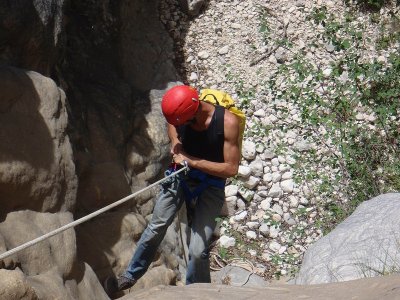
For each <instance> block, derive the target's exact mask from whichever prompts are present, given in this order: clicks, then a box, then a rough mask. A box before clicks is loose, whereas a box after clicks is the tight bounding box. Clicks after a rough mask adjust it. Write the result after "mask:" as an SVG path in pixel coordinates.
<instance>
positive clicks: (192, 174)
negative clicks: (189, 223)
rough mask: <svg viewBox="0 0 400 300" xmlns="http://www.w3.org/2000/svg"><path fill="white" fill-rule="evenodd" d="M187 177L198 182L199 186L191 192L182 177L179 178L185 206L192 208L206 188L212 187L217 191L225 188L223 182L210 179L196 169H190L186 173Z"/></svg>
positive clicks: (213, 178)
mask: <svg viewBox="0 0 400 300" xmlns="http://www.w3.org/2000/svg"><path fill="white" fill-rule="evenodd" d="M188 177H189V178H191V179H195V180H198V181H199V184H198V185H197V186H196V188H194V189H193V190H191V189H190V188H189V186H188V184H187V183H186V181H185V179H184V178H183V177H181V178H180V181H181V186H182V189H183V192H184V194H185V200H186V204H188V205H190V206H194V204H195V203H196V200H197V198H198V197H199V196H200V195H201V194H202V193H203V191H204V190H205V189H206V188H207V187H209V186H213V187H216V188H219V189H223V188H225V180H223V179H217V178H215V177H210V175H208V174H206V173H204V172H202V171H200V170H197V169H190V170H189V172H188Z"/></svg>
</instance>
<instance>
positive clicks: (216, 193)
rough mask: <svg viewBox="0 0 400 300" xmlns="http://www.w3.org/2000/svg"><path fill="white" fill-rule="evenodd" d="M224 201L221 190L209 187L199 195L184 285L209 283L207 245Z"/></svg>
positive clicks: (194, 214)
mask: <svg viewBox="0 0 400 300" xmlns="http://www.w3.org/2000/svg"><path fill="white" fill-rule="evenodd" d="M224 201H225V193H224V190H223V189H218V188H215V187H209V188H207V189H206V190H205V191H203V193H202V194H201V197H200V198H199V199H198V201H197V203H196V207H195V208H194V210H193V219H192V229H191V237H190V246H189V264H188V269H187V274H186V284H191V283H199V282H203V283H209V282H211V278H210V259H209V249H208V248H209V244H210V241H211V238H212V235H213V233H214V229H215V226H216V220H215V219H216V218H217V217H218V216H219V214H220V212H221V208H222V205H223V203H224Z"/></svg>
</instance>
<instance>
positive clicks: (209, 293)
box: [121, 275, 400, 300]
mask: <svg viewBox="0 0 400 300" xmlns="http://www.w3.org/2000/svg"><path fill="white" fill-rule="evenodd" d="M399 280H400V276H399V275H391V276H387V277H386V276H385V277H377V278H365V279H361V280H355V281H348V282H342V283H330V284H319V285H311V286H300V285H282V284H273V285H271V286H268V287H265V288H250V287H233V286H226V285H211V284H200V283H197V284H192V285H190V286H186V287H164V286H163V287H155V288H153V289H150V290H144V291H141V292H136V293H135V295H127V296H125V297H123V298H121V300H122V299H123V300H131V299H132V300H133V299H135V300H139V299H146V300H158V299H164V300H175V299H182V300H189V299H191V300H208V299H209V300H214V299H220V300H232V299H280V300H296V299H299V300H300V299H310V300H320V299H324V300H337V299H363V300H377V299H379V300H392V299H400V290H399Z"/></svg>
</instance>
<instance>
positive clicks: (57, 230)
mask: <svg viewBox="0 0 400 300" xmlns="http://www.w3.org/2000/svg"><path fill="white" fill-rule="evenodd" d="M187 169H188V166H187V165H185V166H184V167H183V168H181V169H179V170H178V171H176V172H174V173H172V174H170V175H168V176H166V177H164V178H163V179H160V180H159V181H157V182H154V183H152V184H150V185H149V186H148V187H146V188H144V189H142V190H140V191H137V192H135V193H133V194H131V195H129V196H126V197H125V198H122V199H120V200H118V201H116V202H114V203H111V204H109V205H107V206H105V207H103V208H100V209H99V210H96V211H95V212H92V213H91V214H88V215H87V216H84V217H82V218H80V219H78V220H75V221H73V222H71V223H68V224H66V225H64V226H62V227H60V228H57V229H55V230H53V231H50V232H49V233H46V234H44V235H42V236H39V237H38V238H36V239H34V240H31V241H29V242H26V243H25V244H22V245H20V246H18V247H15V248H13V249H11V250H8V251H6V252H4V253H2V254H0V261H1V260H4V259H5V258H7V257H9V256H11V255H13V254H15V253H17V252H20V251H22V250H24V249H26V248H28V247H31V246H33V245H35V244H37V243H39V242H41V241H43V240H46V239H48V238H50V237H52V236H54V235H56V234H59V233H61V232H63V231H65V230H67V229H69V228H72V227H75V226H76V225H79V224H81V223H83V222H86V221H88V220H90V219H92V218H94V217H96V216H98V215H100V214H102V213H103V212H105V211H107V210H110V209H111V208H114V207H116V206H118V205H121V204H123V203H125V202H126V201H128V200H130V199H132V198H133V197H135V196H137V195H139V194H140V193H142V192H144V191H146V190H148V189H151V188H152V187H154V186H156V185H158V184H160V183H161V182H163V181H165V180H167V179H169V178H170V177H172V176H175V175H177V174H179V173H181V172H183V171H186V170H187Z"/></svg>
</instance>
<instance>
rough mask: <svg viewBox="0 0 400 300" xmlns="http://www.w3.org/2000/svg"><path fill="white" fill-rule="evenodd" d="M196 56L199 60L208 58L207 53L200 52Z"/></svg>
mask: <svg viewBox="0 0 400 300" xmlns="http://www.w3.org/2000/svg"><path fill="white" fill-rule="evenodd" d="M197 56H198V57H199V58H201V59H207V58H209V57H210V54H209V53H208V52H207V51H200V52H199V54H197Z"/></svg>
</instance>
